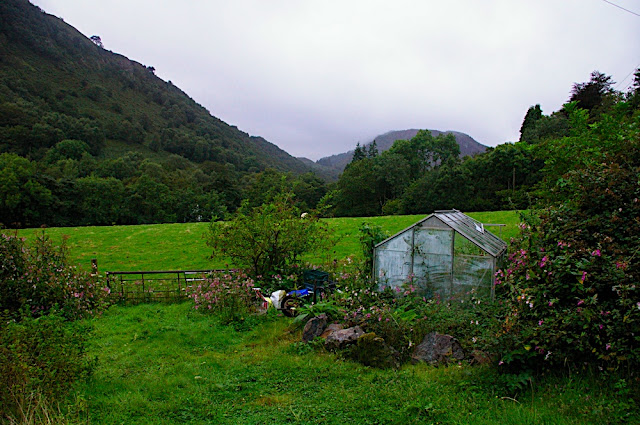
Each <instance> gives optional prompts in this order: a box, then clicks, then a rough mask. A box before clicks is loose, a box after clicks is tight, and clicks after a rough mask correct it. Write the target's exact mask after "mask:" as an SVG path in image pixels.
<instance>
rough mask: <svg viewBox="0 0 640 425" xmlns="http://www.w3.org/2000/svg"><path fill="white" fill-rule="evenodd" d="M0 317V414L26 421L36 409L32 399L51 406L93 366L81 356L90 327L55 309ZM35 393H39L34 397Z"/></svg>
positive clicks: (83, 352)
mask: <svg viewBox="0 0 640 425" xmlns="http://www.w3.org/2000/svg"><path fill="white" fill-rule="evenodd" d="M3 322H5V323H3V325H2V326H0V406H1V407H0V417H1V418H2V419H8V418H12V419H13V420H16V421H18V423H27V422H26V420H27V419H28V418H29V416H30V415H33V414H34V413H33V412H32V410H33V409H36V410H37V408H36V407H34V406H32V404H33V403H38V404H48V405H49V406H55V405H56V404H57V403H59V402H62V401H64V398H65V397H66V396H67V394H69V392H70V390H71V389H72V388H73V387H74V385H75V384H76V382H77V381H78V380H79V379H81V378H83V377H85V376H87V375H88V373H89V372H90V371H91V369H92V368H93V367H94V364H93V363H92V362H89V361H88V360H87V357H86V356H85V344H86V341H87V339H88V337H89V335H90V334H89V331H90V327H89V326H88V325H87V324H79V323H69V322H66V321H65V319H64V318H63V317H61V316H59V315H57V314H50V315H45V316H41V317H39V318H37V319H32V318H25V319H24V320H22V321H21V322H15V321H6V319H3ZM34 395H38V397H39V398H38V399H36V400H34ZM43 419H44V418H43ZM40 423H45V422H44V421H43V422H40Z"/></svg>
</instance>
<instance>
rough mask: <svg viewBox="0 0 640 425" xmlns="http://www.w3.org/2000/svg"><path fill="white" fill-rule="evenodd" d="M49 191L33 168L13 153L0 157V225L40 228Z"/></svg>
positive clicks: (46, 206)
mask: <svg viewBox="0 0 640 425" xmlns="http://www.w3.org/2000/svg"><path fill="white" fill-rule="evenodd" d="M51 201H52V196H51V191H50V190H49V189H48V188H47V187H45V186H44V185H43V184H42V183H41V182H40V179H39V176H38V174H37V173H36V164H35V163H34V162H31V161H29V160H28V159H26V158H23V157H21V156H18V155H16V154H12V153H3V154H0V223H3V224H5V225H14V224H15V225H18V227H19V226H20V225H28V226H39V225H41V224H43V223H44V220H45V219H46V217H47V216H48V209H49V205H50V204H51Z"/></svg>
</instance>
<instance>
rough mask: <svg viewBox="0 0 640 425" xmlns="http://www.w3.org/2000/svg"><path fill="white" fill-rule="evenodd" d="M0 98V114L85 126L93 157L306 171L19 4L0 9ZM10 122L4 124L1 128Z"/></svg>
mask: <svg viewBox="0 0 640 425" xmlns="http://www.w3.org/2000/svg"><path fill="white" fill-rule="evenodd" d="M0 95H2V97H1V99H2V102H0V103H3V104H5V105H4V106H5V108H4V109H5V110H6V109H9V110H16V109H20V111H18V113H17V115H20V114H23V113H24V112H25V111H26V112H28V110H29V109H31V110H36V111H37V112H38V113H39V115H41V116H44V115H46V114H51V113H55V114H64V115H65V116H66V117H65V119H67V117H71V118H72V119H75V120H80V119H84V120H88V122H89V124H90V125H91V126H93V128H95V129H96V132H97V133H103V134H104V137H102V139H103V141H102V142H101V143H95V144H94V145H93V146H92V147H93V148H94V151H93V152H92V153H93V154H99V151H100V148H101V146H100V144H102V145H103V146H104V145H105V143H106V144H108V143H109V140H124V141H128V142H132V143H135V144H138V145H143V146H145V147H147V148H149V149H151V150H154V151H156V152H157V151H166V152H167V153H176V154H178V155H181V156H184V157H185V158H187V159H189V160H192V161H194V162H196V163H201V162H204V161H213V162H217V163H220V164H232V165H233V166H234V168H235V169H236V170H240V171H242V172H255V171H261V170H264V169H266V168H275V169H277V170H279V171H291V172H293V173H295V174H300V173H304V172H308V171H309V170H310V169H309V168H308V167H307V166H306V165H305V164H303V163H302V162H301V161H299V160H298V159H296V158H294V157H293V156H291V155H290V154H288V153H287V152H285V151H284V150H282V149H280V148H279V147H278V146H277V145H275V144H273V143H271V142H269V141H267V140H265V139H264V138H262V137H254V136H250V135H249V134H248V133H245V132H243V131H241V130H239V129H237V128H236V127H235V126H232V125H229V124H227V123H225V122H224V121H222V120H221V119H219V118H217V117H215V116H213V115H212V114H211V113H210V112H209V111H208V110H207V109H206V108H204V107H203V106H202V105H200V104H198V103H197V102H195V101H194V100H193V99H192V98H191V97H189V96H188V95H187V94H186V93H185V92H183V91H182V90H181V89H180V88H178V87H176V86H175V85H173V84H172V83H171V82H170V81H164V80H162V79H160V78H159V77H157V76H156V75H155V69H154V68H153V67H148V66H145V65H143V64H141V63H139V62H137V61H135V60H132V59H129V58H127V57H125V56H124V55H121V54H119V53H115V52H111V51H109V50H106V49H104V48H103V47H101V46H98V45H96V44H95V43H94V42H93V41H91V40H90V39H89V38H87V37H86V36H84V35H83V34H82V33H80V32H79V31H78V30H77V29H76V28H74V27H73V26H71V25H69V24H67V23H66V22H64V20H63V19H61V18H59V17H56V16H54V15H50V14H48V13H46V12H45V11H44V10H42V9H41V8H39V7H37V6H34V5H32V4H31V3H29V2H28V1H27V0H3V1H2V2H1V3H0ZM7 104H12V105H7ZM16 104H17V105H18V107H14V105H16ZM3 112H5V111H3ZM27 115H28V113H27ZM31 118H32V119H31V120H30V121H29V122H27V123H26V124H27V126H30V128H29V130H32V129H33V125H34V124H36V123H41V122H42V120H38V119H34V118H35V117H31ZM15 119H16V117H15V116H13V117H12V116H10V114H7V116H5V117H4V121H5V122H6V121H7V120H9V121H10V120H15ZM0 125H2V123H0ZM47 125H51V124H50V123H47ZM172 131H173V134H167V133H168V132H169V133H171V132H172ZM63 132H64V131H63ZM178 133H179V134H178ZM65 136H67V134H65ZM55 141H56V142H57V141H60V140H55ZM11 142H12V143H0V151H13V152H16V153H19V154H23V155H27V156H29V157H31V158H38V157H41V156H42V155H43V152H39V153H38V150H42V149H44V150H46V149H49V148H50V147H51V146H52V145H53V144H54V143H53V142H54V140H49V141H48V142H44V143H36V146H30V147H25V146H20V145H21V144H25V143H22V142H24V138H23V140H17V139H16V140H12V141H11ZM90 144H91V143H90ZM2 145H4V146H2ZM7 145H8V146H7Z"/></svg>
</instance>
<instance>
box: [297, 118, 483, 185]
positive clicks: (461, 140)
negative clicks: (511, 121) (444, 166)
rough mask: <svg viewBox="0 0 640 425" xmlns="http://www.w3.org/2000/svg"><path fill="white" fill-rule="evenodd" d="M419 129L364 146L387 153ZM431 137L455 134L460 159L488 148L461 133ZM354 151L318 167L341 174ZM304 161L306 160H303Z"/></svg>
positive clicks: (385, 136) (382, 137)
mask: <svg viewBox="0 0 640 425" xmlns="http://www.w3.org/2000/svg"><path fill="white" fill-rule="evenodd" d="M418 131H419V130H418V129H409V130H396V131H389V132H387V133H384V134H381V135H379V136H377V137H375V138H374V139H373V140H371V141H370V142H368V143H365V144H364V146H368V145H370V144H371V143H373V142H374V141H375V142H376V145H377V147H378V150H379V151H380V152H382V151H386V150H388V149H389V148H391V146H392V145H393V142H395V141H396V140H410V139H412V138H413V137H415V135H416V134H417V133H418ZM430 131H431V135H432V136H433V137H437V136H439V135H440V134H449V133H450V134H453V135H454V136H455V138H456V141H457V142H458V145H459V146H460V157H465V156H473V155H475V154H478V153H482V152H484V151H485V150H486V149H487V147H486V146H485V145H483V144H481V143H478V142H477V141H476V140H475V139H474V138H473V137H471V136H469V135H468V134H465V133H461V132H459V131H440V130H430ZM353 153H354V150H350V151H348V152H344V153H339V154H336V155H331V156H327V157H324V158H320V159H319V160H318V161H316V162H315V164H316V166H317V167H319V168H321V169H322V168H325V169H329V170H332V172H333V173H337V174H339V173H341V172H342V171H343V170H344V168H345V167H346V166H347V164H349V162H351V159H352V158H353ZM300 159H303V158H300ZM303 160H304V159H303ZM305 163H306V164H307V165H310V166H313V165H312V163H313V162H312V161H310V160H306V161H305Z"/></svg>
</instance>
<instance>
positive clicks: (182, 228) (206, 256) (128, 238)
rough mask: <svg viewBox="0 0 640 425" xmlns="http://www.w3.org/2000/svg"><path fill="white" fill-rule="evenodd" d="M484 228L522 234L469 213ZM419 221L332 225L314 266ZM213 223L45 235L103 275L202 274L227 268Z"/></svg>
mask: <svg viewBox="0 0 640 425" xmlns="http://www.w3.org/2000/svg"><path fill="white" fill-rule="evenodd" d="M469 215H470V216H471V217H473V218H475V219H477V220H479V221H482V222H483V223H499V224H505V227H504V228H502V229H499V228H491V227H490V228H489V230H492V231H494V230H495V232H494V233H496V234H497V235H498V236H502V238H503V239H505V240H506V241H508V240H509V238H510V237H513V236H515V235H516V234H517V224H518V222H519V216H518V214H517V212H515V211H497V212H482V213H469ZM423 217H425V216H424V215H414V216H386V217H370V218H332V219H327V222H328V223H329V226H330V228H331V234H332V236H333V237H334V238H335V241H336V242H335V244H334V247H333V249H332V251H330V252H319V253H315V254H314V255H311V256H308V257H307V258H306V259H307V260H309V261H312V262H329V261H331V260H333V259H343V258H345V257H347V256H349V255H361V252H360V250H361V248H360V245H359V240H358V237H359V234H358V228H359V227H360V225H361V224H362V222H364V221H368V222H371V223H374V224H378V225H380V226H381V227H382V228H383V229H384V230H385V231H387V232H389V234H394V233H396V232H398V231H400V230H402V229H404V228H406V227H408V226H410V225H411V224H413V223H415V222H416V221H418V220H420V219H421V218H423ZM207 226H208V223H178V224H150V225H139V226H104V227H59V228H50V229H46V232H47V234H49V235H50V237H51V238H52V239H53V240H54V241H56V242H59V241H61V240H62V238H66V239H67V245H68V247H69V249H70V252H69V254H70V261H71V262H72V263H73V264H77V265H79V266H80V267H81V268H83V269H87V270H88V269H89V267H90V263H91V259H92V258H96V259H97V260H98V266H99V268H100V270H101V271H131V270H174V269H179V270H189V269H192V270H194V269H195V270H200V269H210V268H223V267H225V266H226V263H227V261H225V259H221V258H216V259H211V258H210V254H211V252H210V250H209V248H208V247H207V246H206V244H205V241H204V239H203V234H204V233H205V232H206V231H207ZM39 232H42V229H24V230H20V231H19V232H18V234H19V235H20V236H24V237H26V238H27V239H31V238H33V237H34V235H36V234H38V233H39Z"/></svg>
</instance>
